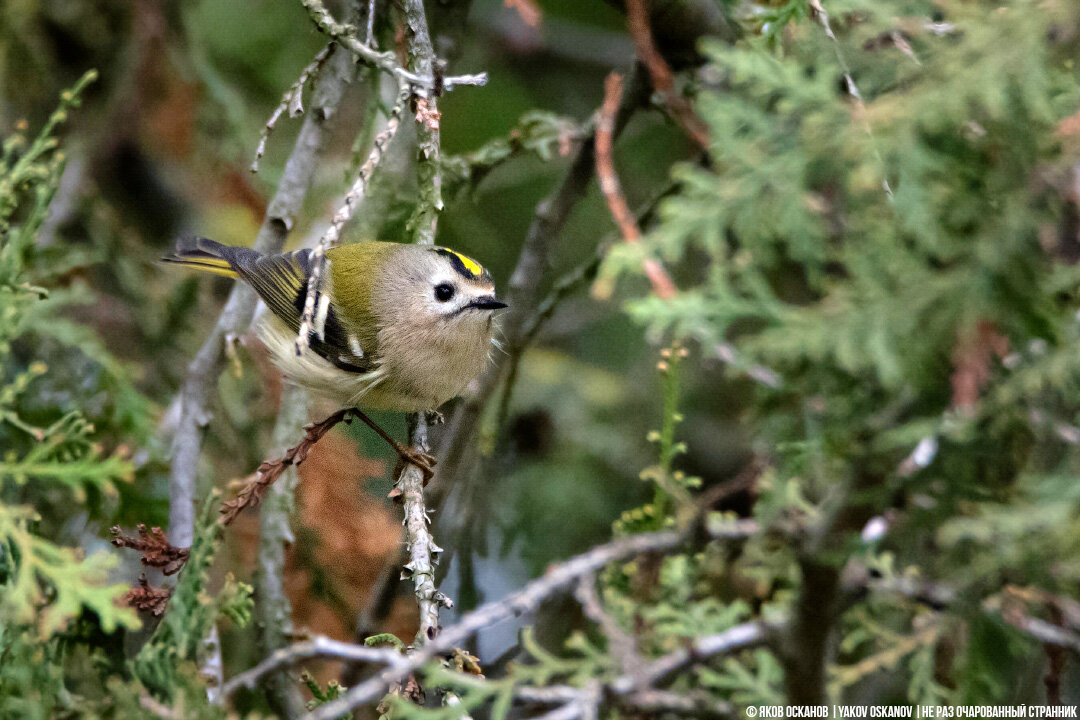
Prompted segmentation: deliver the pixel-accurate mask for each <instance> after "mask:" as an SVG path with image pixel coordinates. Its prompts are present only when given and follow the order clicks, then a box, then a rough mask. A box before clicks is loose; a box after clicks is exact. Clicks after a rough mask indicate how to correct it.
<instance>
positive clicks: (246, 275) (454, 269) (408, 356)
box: [163, 237, 506, 473]
mask: <svg viewBox="0 0 1080 720" xmlns="http://www.w3.org/2000/svg"><path fill="white" fill-rule="evenodd" d="M163 260H165V261H167V262H174V263H179V264H181V265H186V266H188V267H192V268H196V269H199V270H204V271H207V272H211V273H215V274H218V275H224V276H226V277H233V278H236V277H238V278H240V279H242V280H244V281H245V282H247V283H248V284H249V285H251V287H252V288H254V290H255V292H256V293H257V294H258V295H259V297H260V298H262V301H263V302H264V303H266V307H267V308H268V309H269V310H270V315H269V316H268V317H267V318H266V319H265V321H263V322H261V323H260V327H259V334H260V337H261V338H262V340H263V342H264V343H265V345H266V347H267V348H268V349H269V351H270V354H271V356H272V357H273V359H274V362H275V364H276V365H277V366H278V367H279V368H280V369H281V371H282V372H283V373H284V374H285V376H286V377H287V378H288V379H289V380H290V381H291V382H293V383H295V384H297V385H300V386H303V387H306V388H308V389H310V390H312V391H314V392H316V393H319V394H321V395H324V396H327V397H329V398H331V399H332V400H335V401H338V402H340V403H341V404H342V406H343V407H359V406H362V407H365V408H371V409H378V410H399V411H405V412H419V411H427V412H433V411H435V410H436V408H438V407H439V406H440V405H442V404H443V403H444V402H446V401H447V400H450V399H451V398H454V397H457V396H458V395H460V394H461V393H462V392H463V391H464V390H465V388H466V387H467V386H468V384H469V383H470V382H472V380H474V379H475V378H476V377H477V376H479V374H480V373H481V372H482V371H483V369H484V367H485V366H486V365H487V363H488V362H489V361H490V358H491V351H492V348H493V347H494V331H495V328H494V322H493V320H494V311H496V310H499V309H501V308H505V307H506V303H504V302H502V301H500V300H498V299H497V298H496V296H495V284H494V282H493V281H492V279H491V274H490V273H488V271H487V270H485V269H484V268H483V267H482V266H481V265H480V264H479V263H477V262H476V261H475V260H473V259H472V258H469V257H467V256H465V255H462V254H461V253H459V252H457V251H455V250H451V249H449V248H445V247H437V246H431V245H407V244H402V243H392V242H376V241H365V242H358V243H354V244H351V245H344V246H342V247H337V248H333V249H331V250H330V251H329V252H328V253H327V254H326V269H325V272H324V274H323V276H322V277H323V280H322V288H321V292H320V294H319V302H318V305H317V308H316V313H315V326H316V327H321V328H322V330H323V332H322V334H321V335H320V334H317V333H315V332H312V333H311V334H310V335H309V341H310V343H309V350H308V351H306V352H304V353H301V354H298V353H297V351H296V345H295V340H296V336H297V334H298V333H299V331H300V321H301V313H302V310H303V307H304V300H305V299H306V296H307V286H308V278H309V275H310V273H311V271H312V259H311V251H310V250H307V249H304V250H297V251H296V252H289V253H280V254H275V255H263V254H262V253H259V252H257V251H255V250H251V249H250V248H244V247H232V246H228V245H222V244H221V243H218V242H214V241H213V240H208V239H206V238H199V237H197V238H183V239H180V240H178V241H177V243H176V249H175V252H174V254H173V255H171V256H169V257H165V258H163ZM361 417H362V419H364V420H365V422H367V423H368V424H369V425H371V426H372V427H373V428H374V429H376V430H377V431H379V433H380V435H382V436H383V437H384V438H385V439H387V440H388V441H389V442H391V444H392V445H394V446H395V449H396V450H397V451H398V452H399V454H401V455H402V457H403V459H405V460H406V461H408V462H412V463H414V464H418V465H421V467H422V468H423V469H424V470H425V473H429V472H430V463H431V460H430V458H418V457H416V456H415V453H411V451H410V450H409V449H408V448H404V447H402V446H401V445H400V444H398V443H395V442H394V441H392V440H390V438H389V437H388V436H387V435H386V434H385V433H383V432H382V431H381V430H379V429H378V428H377V426H375V425H374V423H372V422H370V421H369V420H367V419H366V417H364V416H363V415H362V414H361ZM425 464H428V467H424V465H425Z"/></svg>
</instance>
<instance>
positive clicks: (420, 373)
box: [376, 341, 491, 410]
mask: <svg viewBox="0 0 1080 720" xmlns="http://www.w3.org/2000/svg"><path fill="white" fill-rule="evenodd" d="M490 348H491V343H490V341H488V342H486V343H481V342H477V343H475V344H470V345H469V347H466V348H459V349H455V350H451V351H447V352H431V350H430V349H428V350H423V351H417V352H408V351H405V352H402V353H395V362H393V363H390V362H387V363H386V369H387V370H388V373H387V378H386V380H385V381H384V382H383V383H381V384H380V387H379V388H377V389H376V391H381V392H383V393H386V394H388V395H392V396H396V397H399V398H402V399H404V398H410V399H413V400H415V401H417V402H419V403H420V405H419V406H417V407H413V408H408V409H412V410H418V409H423V410H434V409H435V408H437V407H439V406H440V405H442V404H443V403H445V402H446V401H447V400H450V399H451V398H455V397H457V396H458V395H460V394H461V393H462V392H464V391H465V388H466V387H468V385H469V383H470V382H472V381H473V380H474V379H476V377H478V376H479V375H480V373H481V372H483V370H484V367H485V366H486V365H487V363H488V360H489V352H490Z"/></svg>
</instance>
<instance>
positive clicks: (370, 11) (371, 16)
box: [364, 0, 376, 48]
mask: <svg viewBox="0 0 1080 720" xmlns="http://www.w3.org/2000/svg"><path fill="white" fill-rule="evenodd" d="M364 44H365V45H367V46H368V47H370V48H374V47H376V45H375V0H368V5H367V36H366V38H365V40H364Z"/></svg>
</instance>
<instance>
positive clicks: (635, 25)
mask: <svg viewBox="0 0 1080 720" xmlns="http://www.w3.org/2000/svg"><path fill="white" fill-rule="evenodd" d="M626 22H627V25H628V26H629V28H630V35H631V37H633V39H634V50H635V51H636V52H637V56H638V59H639V60H640V61H641V62H642V63H643V64H644V65H645V67H646V68H648V70H649V76H650V77H651V78H652V84H653V88H654V89H655V90H656V92H657V93H658V94H659V95H660V99H661V100H662V101H663V103H664V105H666V106H667V107H668V108H669V109H670V110H671V114H672V116H673V117H674V119H675V122H677V123H678V124H679V127H681V128H682V129H683V130H684V131H685V132H686V134H687V135H689V136H690V138H691V139H692V140H693V141H694V142H696V143H697V144H698V145H700V146H701V148H702V149H703V150H708V149H709V131H708V129H707V128H706V127H705V123H703V122H702V121H701V118H699V117H698V116H697V115H696V114H695V113H694V109H693V108H692V107H690V103H689V102H688V101H687V100H686V98H684V97H682V96H681V95H678V94H677V93H676V92H675V76H674V74H673V73H672V72H671V68H670V67H669V66H668V64H667V61H666V60H664V56H663V55H661V54H660V51H659V50H657V49H656V43H655V42H654V41H653V35H652V28H651V27H650V26H649V13H648V10H646V8H645V0H626Z"/></svg>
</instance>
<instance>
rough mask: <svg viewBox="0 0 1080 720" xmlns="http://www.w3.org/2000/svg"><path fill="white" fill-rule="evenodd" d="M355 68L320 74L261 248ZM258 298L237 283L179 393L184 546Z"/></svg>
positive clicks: (175, 451) (177, 463)
mask: <svg viewBox="0 0 1080 720" xmlns="http://www.w3.org/2000/svg"><path fill="white" fill-rule="evenodd" d="M354 72H355V68H354V66H353V63H352V58H350V57H349V56H348V55H346V54H345V53H340V54H335V57H334V58H332V59H331V61H330V63H329V65H328V67H327V68H326V70H325V71H324V72H322V73H320V75H319V78H318V81H317V82H316V89H315V91H314V101H313V102H314V104H315V106H316V112H310V113H308V114H307V116H306V117H305V119H304V123H303V125H302V126H301V128H300V134H299V135H298V136H297V138H296V143H295V144H294V145H293V150H292V153H291V154H290V156H289V159H288V161H287V162H286V163H285V170H284V172H283V173H282V176H281V181H280V182H279V183H278V187H277V190H276V191H275V193H274V197H273V198H272V199H271V200H270V204H269V205H268V206H267V210H266V217H265V218H264V219H263V223H262V226H261V227H260V228H259V233H258V235H257V236H256V238H255V244H254V247H255V249H256V250H258V251H259V252H263V253H273V252H279V251H280V250H281V248H282V247H283V246H284V244H285V238H286V237H287V236H288V234H289V230H291V229H292V225H293V218H294V216H295V215H296V213H298V212H299V211H300V209H301V207H302V205H303V201H304V196H305V195H306V194H307V188H308V185H309V184H310V183H311V178H312V174H313V172H314V169H315V163H316V161H317V158H318V155H319V152H320V151H321V149H322V146H323V142H324V140H325V137H326V124H327V119H328V118H329V117H330V115H332V114H333V110H334V108H336V107H337V105H338V103H340V101H341V96H342V93H343V92H344V90H345V85H346V83H347V81H348V78H349V77H351V76H352V74H353V73H354ZM256 301H257V298H256V295H255V293H254V291H252V290H251V288H249V287H247V286H246V285H244V284H243V283H237V284H236V285H235V286H234V287H233V289H232V292H231V293H230V294H229V299H228V301H227V302H226V303H225V307H224V308H223V309H222V311H221V315H220V316H219V317H218V321H217V324H216V325H215V326H214V329H213V330H212V331H211V332H210V335H209V337H207V339H206V341H205V342H204V343H203V346H202V348H200V350H199V352H198V354H197V355H196V356H195V359H194V360H192V362H191V364H190V365H188V368H187V374H186V376H185V379H184V384H183V386H182V388H181V390H180V392H179V393H178V395H177V400H176V402H177V404H178V406H179V407H178V409H179V413H178V417H179V419H178V421H177V424H176V427H175V428H174V431H173V440H172V448H171V453H170V456H171V458H172V464H171V467H170V470H169V533H170V535H171V536H172V539H173V542H175V543H176V544H177V545H180V546H188V545H191V540H192V533H193V530H194V524H195V475H196V472H197V470H198V464H199V454H200V452H201V449H202V428H204V427H205V426H206V425H207V423H209V420H210V417H209V413H208V412H207V407H206V406H207V396H208V395H209V393H210V388H211V387H213V385H214V384H215V383H216V381H217V377H218V375H219V374H220V372H221V367H222V350H223V348H224V345H225V340H226V338H228V337H231V336H233V335H236V334H238V333H240V332H243V330H244V328H246V327H247V326H248V324H249V323H250V322H251V317H252V314H253V313H254V310H255V304H256Z"/></svg>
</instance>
